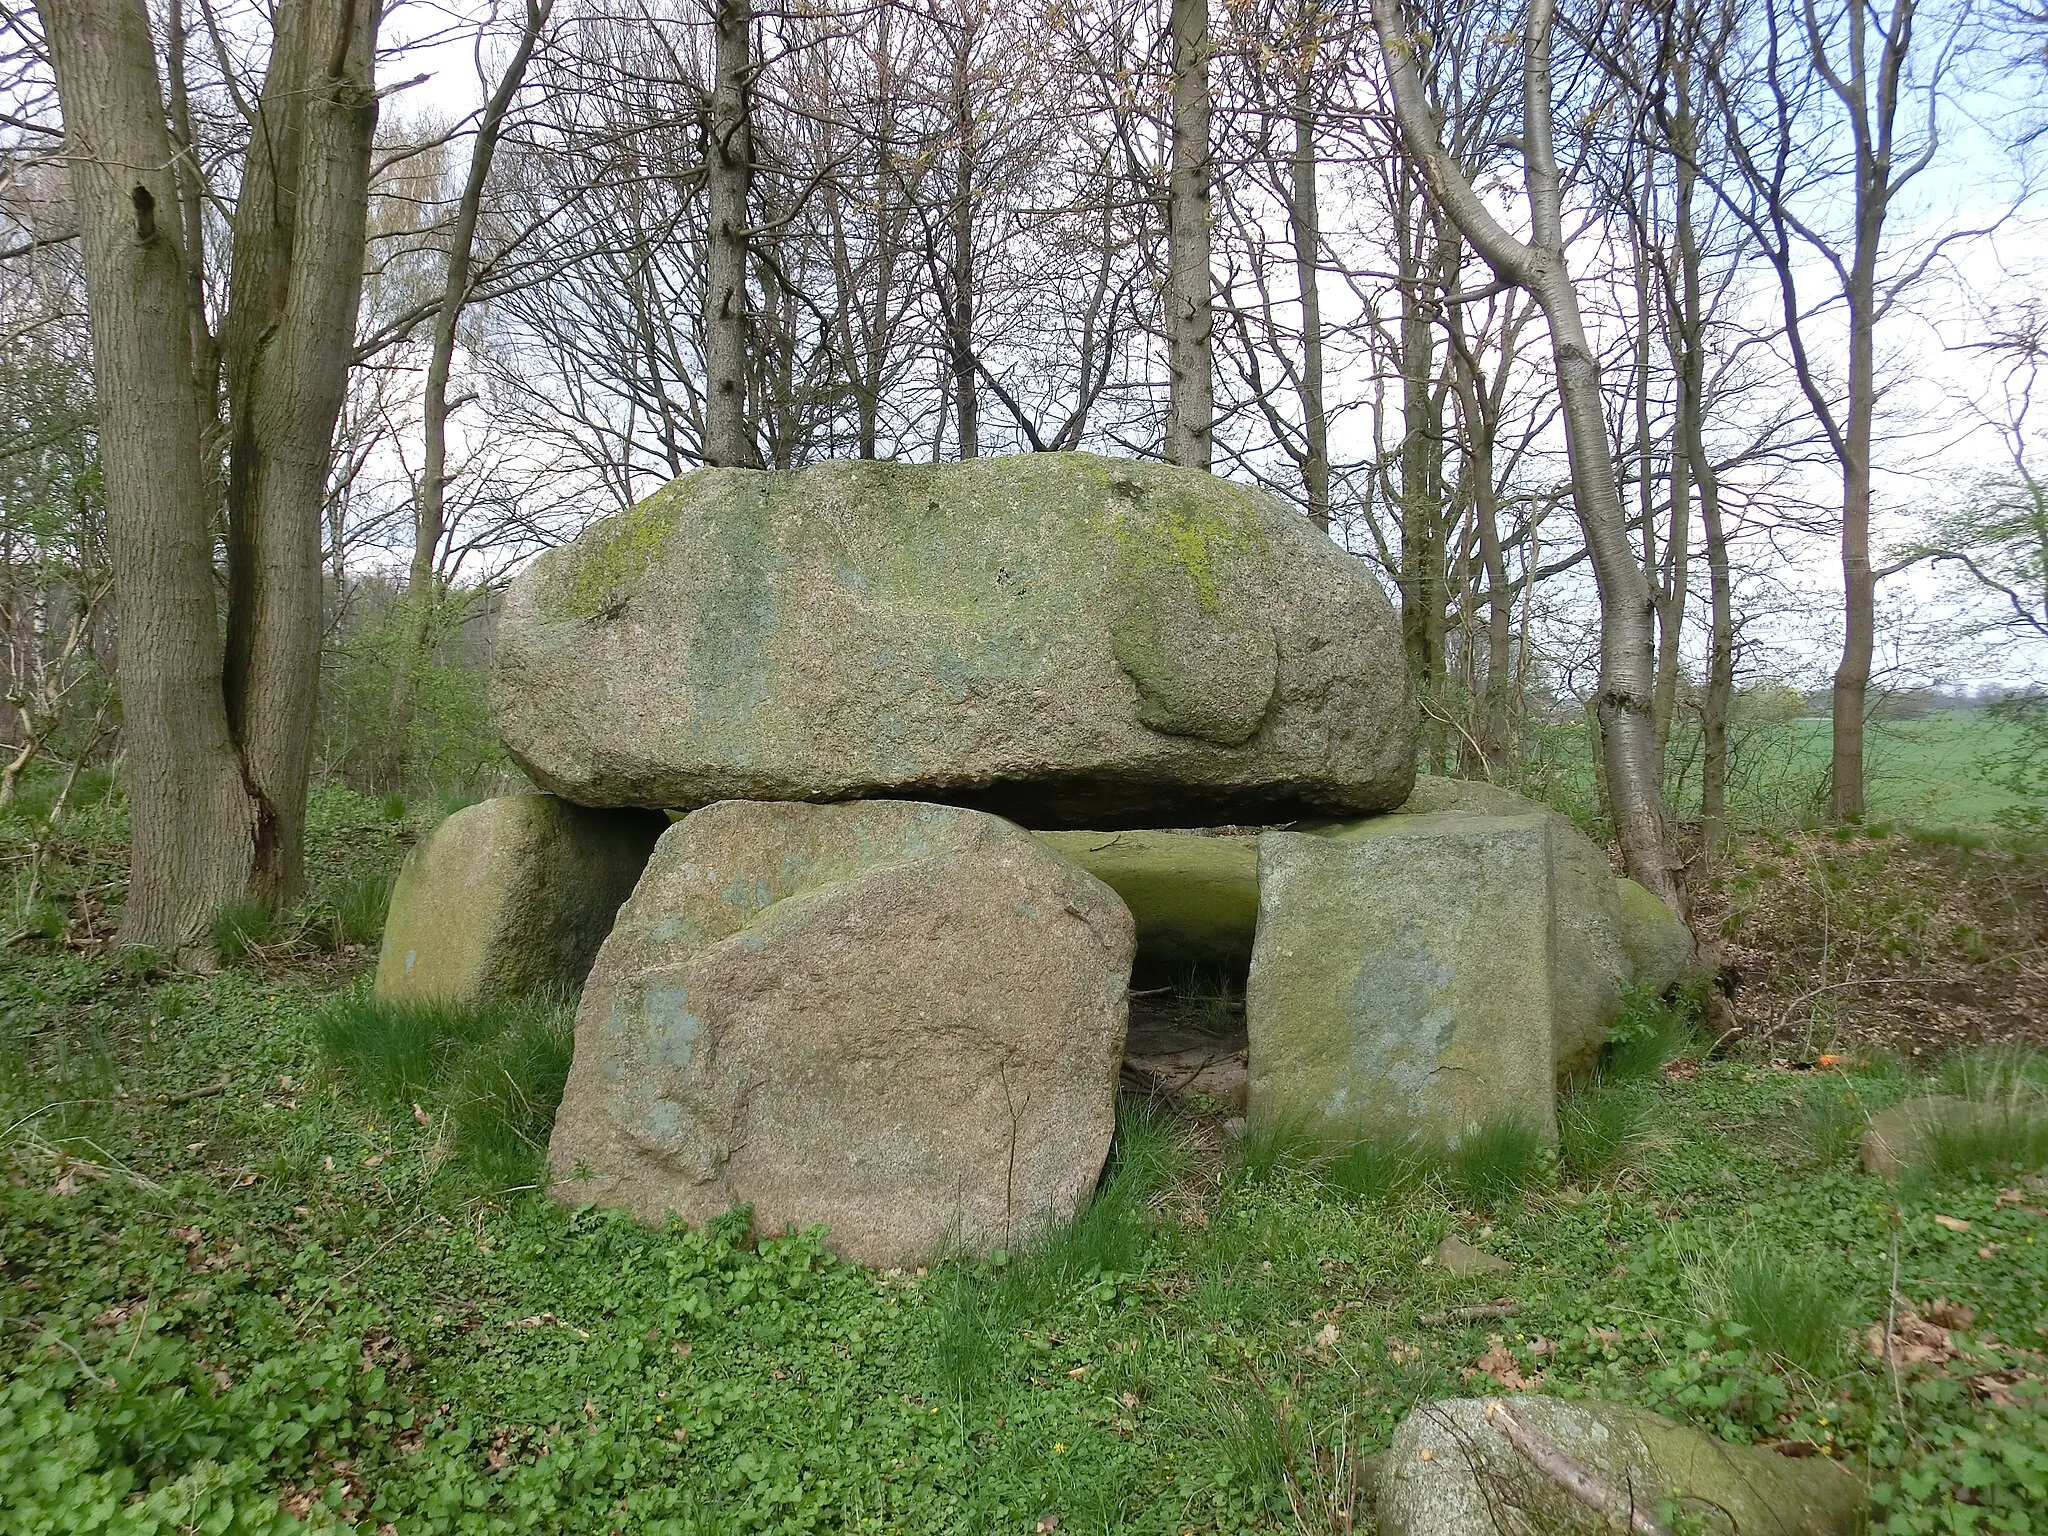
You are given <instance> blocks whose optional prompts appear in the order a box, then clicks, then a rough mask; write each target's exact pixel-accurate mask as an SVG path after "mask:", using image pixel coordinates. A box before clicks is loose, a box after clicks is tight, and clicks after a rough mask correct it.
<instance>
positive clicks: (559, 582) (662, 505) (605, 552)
mask: <svg viewBox="0 0 2048 1536" xmlns="http://www.w3.org/2000/svg"><path fill="white" fill-rule="evenodd" d="M699 473H700V474H701V473H706V472H705V471H699ZM696 478H697V476H696V475H686V476H684V477H683V478H682V479H680V480H676V481H673V482H671V483H670V484H669V485H667V486H665V487H663V488H662V489H661V490H659V491H656V492H655V493H654V494H653V495H652V496H650V497H648V498H647V499H646V500H645V501H643V502H640V503H638V504H637V505H635V506H632V507H629V508H627V509H626V510H625V511H624V512H621V513H619V514H618V515H617V516H615V517H608V518H606V519H605V520H604V521H603V522H601V523H598V524H597V525H596V526H595V527H592V528H591V529H589V530H588V531H587V532H585V533H584V535H583V536H582V537H581V538H579V539H578V540H577V541H576V542H575V543H574V544H571V545H570V546H568V548H566V549H562V550H558V551H556V552H555V554H554V555H552V556H551V557H549V562H548V568H547V569H546V573H545V575H544V577H543V579H542V585H541V589H540V611H541V616H542V617H543V618H547V619H552V620H555V621H556V622H567V621H572V620H578V619H594V618H597V617H598V616H599V615H600V614H603V613H604V612H605V611H606V610H607V609H609V608H611V607H612V606H613V605H614V604H615V603H617V602H618V601H619V599H620V598H622V597H625V596H630V595H631V593H632V591H633V590H634V587H635V584H636V583H637V582H638V580H639V578H640V575H641V573H642V572H643V571H645V570H646V569H647V568H648V566H650V565H652V564H653V563H654V562H655V561H656V560H657V559H659V558H660V557H661V554H662V551H663V550H665V549H666V548H667V547H668V545H669V541H670V540H672V539H673V538H674V537H675V535H676V531H677V528H678V526H679V524H680V521H681V518H680V512H679V508H678V507H677V502H678V501H679V500H680V499H681V498H682V497H683V496H684V495H686V494H688V492H689V488H690V486H691V484H692V482H693V481H695V480H696Z"/></svg>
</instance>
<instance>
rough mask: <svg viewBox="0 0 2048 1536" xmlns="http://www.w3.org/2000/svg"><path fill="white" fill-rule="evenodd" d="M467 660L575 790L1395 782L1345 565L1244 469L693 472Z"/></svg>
mask: <svg viewBox="0 0 2048 1536" xmlns="http://www.w3.org/2000/svg"><path fill="white" fill-rule="evenodd" d="M494 668H495V670H494V677H493V683H492V704H493V709H494V711H495V714H496V718H497V723H498V728H499V731H500V733H501V734H502V736H503V737H504V740H505V744H506V746H507V748H508V749H509V750H510V751H511V753H512V755H513V756H514V757H515V758H517V759H518V760H519V762H520V763H521V764H522V766H524V767H525V768H526V770H527V771H528V772H529V773H530V774H531V775H532V777H533V779H534V781H535V782H536V783H538V784H540V785H542V786H544V787H545V788H548V789H551V790H553V791H555V792H556V793H558V794H561V795H564V796H566V797H567V798H569V799H572V800H576V801H580V802H582V803H584V804H589V805H661V806H668V807H671V808H676V809H682V808H687V807H691V806H698V805H704V804H706V803H709V802H711V801H715V800H723V799H748V800H762V801H775V800H817V801H826V800H851V799H857V798H862V797H870V798H872V797H877V796H885V795H886V796H902V797H908V798H915V799H920V800H939V801H946V802H949V803H952V804H959V805H970V806H975V807H979V808H982V809H986V810H991V811H995V812H998V813H1000V814H1003V815H1006V816H1012V817H1015V818H1016V819H1017V820H1018V821H1020V822H1022V823H1024V824H1025V825H1028V826H1034V827H1103V826H1108V827H1131V826H1153V827H1158V826H1197V825H1213V824H1219V823H1223V822H1233V821H1255V822H1257V821H1271V820H1284V819H1289V818H1292V817H1296V816H1300V815H1307V814H1316V815H1344V814H1356V813H1359V812H1363V811H1372V810H1383V809H1386V808H1388V807H1391V806H1394V805H1398V804H1399V803H1400V802H1401V800H1402V799H1403V798H1404V797H1405V796H1406V795H1407V793H1408V789H1409V785H1410V784H1411V782H1412V781H1413V779H1414V730H1415V704H1414V699H1413V697H1412V694H1411V692H1410V689H1409V684H1408V675H1407V668H1406V665H1405V663H1404V661H1403V658H1402V653H1401V642H1400V636H1399V633H1398V628H1397V625H1396V623H1395V619H1394V615H1393V611H1392V608H1391V607H1390V605H1389V604H1388V602H1387V599H1386V596H1385V594H1384V593H1383V592H1382V591H1381V590H1380V587H1379V584H1378V583H1377V582H1376V581H1375V580H1374V579H1373V576H1372V574H1371V572H1370V571H1369V570H1368V569H1367V568H1366V566H1365V564H1364V563H1363V562H1362V561H1360V560H1359V559H1358V558H1357V557H1356V556H1354V555H1351V554H1348V553H1346V552H1345V551H1343V550H1341V549H1339V548H1338V547H1337V546H1336V545H1335V544H1333V543H1331V542H1330V540H1329V539H1328V538H1327V537H1326V536H1325V535H1324V534H1322V533H1321V532H1319V531H1318V530H1316V529H1315V528H1314V527H1313V526H1311V525H1310V524H1309V522H1308V521H1307V520H1306V519H1305V518H1303V517H1302V516H1300V515H1299V514H1298V513H1296V512H1294V511H1292V510H1291V509H1289V508H1287V507H1285V506H1283V505H1282V504H1281V503H1279V502H1278V501H1277V500H1274V499H1272V498H1270V497H1268V496H1266V495H1265V494H1263V493H1261V492H1258V491H1255V490H1252V489H1249V488H1247V487H1244V486H1240V485H1234V484H1232V483H1231V482H1229V481H1227V480H1223V479H1220V478H1217V477H1214V476H1210V475H1205V474H1197V473H1194V472H1192V471H1188V470H1181V469H1175V468H1171V467H1169V466H1166V465H1160V464H1142V463H1135V462H1122V461H1115V460H1109V459H1101V458H1097V457H1094V456H1093V455H1090V454H1027V455H1022V456H1019V457H1014V458H987V459H976V460H973V461H970V462H968V463H963V464H950V465H915V464H883V463H873V462H865V463H860V462H853V463H849V462H835V463H827V464H820V465H816V466H814V467H812V468H809V469H804V470H801V471H796V472H762V471H750V470H729V469H706V470H699V471H696V472H694V473H692V474H688V475H685V476H683V477H682V478H681V479H678V480H676V481H674V482H673V483H671V484H670V485H669V486H668V487H667V488H666V489H664V490H662V491H659V492H657V493H656V494H655V495H653V496H651V497H649V498H648V499H647V500H646V501H644V502H642V503H640V504H639V505H638V506H636V507H634V508H633V509H632V510H631V511H628V512H626V513H623V514H621V515H619V516H616V517H612V518H608V519H606V520H604V521H603V522H600V523H598V524H597V525H596V526H594V527H593V528H591V529H590V530H589V531H588V532H587V533H585V534H584V535H583V536H582V537H581V538H579V539H578V540H576V541H575V542H574V543H573V544H570V545H568V546H566V547H564V548H561V549H557V550H553V551H550V552H549V553H547V554H545V555H543V556H541V557H540V558H539V559H538V560H536V561H534V562H533V563H532V564H531V565H530V566H528V567H527V569H526V571H525V572H524V573H523V574H522V575H521V576H520V578H519V579H518V580H517V581H516V582H514V583H513V585H512V588H511V590H510V592H509V593H508V595H507V598H506V602H505V607H504V610H503V613H502V614H501V616H500V619H499V624H498V630H497V640H496V649H495V661H494Z"/></svg>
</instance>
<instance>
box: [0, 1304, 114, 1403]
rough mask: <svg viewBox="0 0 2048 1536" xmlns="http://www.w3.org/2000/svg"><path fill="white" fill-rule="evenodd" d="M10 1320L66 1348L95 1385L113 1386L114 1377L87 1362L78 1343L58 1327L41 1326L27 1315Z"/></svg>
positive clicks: (39, 1336)
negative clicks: (103, 1374) (59, 1330)
mask: <svg viewBox="0 0 2048 1536" xmlns="http://www.w3.org/2000/svg"><path fill="white" fill-rule="evenodd" d="M8 1321H9V1322H12V1323H17V1324H19V1325H20V1326H21V1327H23V1328H26V1329H28V1331H29V1332H31V1333H33V1334H35V1335H36V1336H37V1337H38V1338H44V1337H47V1338H48V1339H49V1341H50V1342H51V1344H53V1345H55V1346H57V1347H58V1348H60V1349H62V1350H64V1352H65V1353H67V1354H68V1355H70V1356H71V1358H72V1359H74V1360H76V1361H77V1362H78V1368H79V1369H80V1370H81V1371H83V1372H85V1375H86V1379H87V1380H88V1381H90V1382H91V1383H92V1384H93V1385H94V1386H97V1387H111V1386H113V1384H114V1378H113V1377H111V1376H102V1375H101V1374H100V1373H99V1372H98V1371H96V1370H94V1369H93V1368H92V1367H91V1366H90V1365H88V1364H87V1363H86V1359H85V1356H83V1355H81V1354H80V1353H79V1352H78V1346H77V1345H76V1344H73V1343H72V1342H71V1341H70V1340H69V1339H67V1338H65V1337H64V1335H63V1334H61V1333H59V1332H57V1330H56V1329H54V1328H39V1327H37V1326H36V1325H35V1324H34V1323H32V1322H30V1321H29V1320H28V1319H27V1318H25V1317H15V1318H9V1319H8Z"/></svg>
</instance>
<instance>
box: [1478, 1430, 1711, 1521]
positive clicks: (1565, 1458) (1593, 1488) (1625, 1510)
mask: <svg viewBox="0 0 2048 1536" xmlns="http://www.w3.org/2000/svg"><path fill="white" fill-rule="evenodd" d="M1484 1417H1485V1419H1486V1422H1487V1423H1489V1424H1491V1425H1492V1426H1493V1427H1494V1428H1495V1429H1497V1430H1499V1431H1500V1433H1501V1438H1502V1439H1504V1440H1506V1441H1507V1443H1508V1444H1509V1445H1512V1446H1513V1447H1514V1448H1515V1449H1516V1450H1517V1451H1519V1452H1521V1454H1522V1459H1523V1460H1524V1461H1526V1462H1528V1463H1529V1465H1530V1466H1532V1467H1534V1468H1535V1469H1536V1470H1537V1471H1538V1472H1541V1473H1542V1474H1543V1475H1544V1476H1545V1477H1547V1478H1549V1479H1550V1481H1551V1482H1553V1483H1555V1484H1556V1485H1557V1486H1558V1487H1559V1488H1562V1489H1563V1490H1564V1491H1565V1492H1566V1493H1568V1494H1570V1495H1571V1496H1572V1497H1573V1498H1574V1499H1576V1500H1578V1502H1579V1503H1581V1504H1583V1505H1585V1506H1586V1508H1588V1509H1590V1510H1592V1511H1593V1512H1594V1513H1595V1514H1597V1515H1601V1516H1604V1517H1606V1518H1608V1519H1612V1518H1613V1517H1614V1516H1616V1515H1621V1516H1624V1517H1626V1519H1627V1520H1628V1528H1629V1530H1630V1531H1632V1532H1634V1536H1671V1531H1670V1528H1669V1527H1667V1526H1664V1525H1661V1524H1659V1523H1658V1522H1657V1521H1655V1520H1653V1519H1651V1518H1650V1517H1649V1516H1648V1515H1646V1514H1644V1513H1643V1512H1642V1511H1641V1510H1640V1509H1637V1508H1636V1507H1635V1501H1634V1500H1633V1499H1631V1498H1628V1497H1627V1496H1626V1495H1623V1494H1621V1493H1617V1492H1616V1491H1615V1490H1614V1489H1612V1488H1609V1487H1608V1486H1607V1485H1606V1484H1605V1483H1603V1482H1601V1481H1600V1480H1599V1479H1598V1478H1597V1477H1595V1476H1594V1475H1593V1474H1592V1473H1591V1472H1589V1471H1587V1470H1586V1468H1584V1467H1582V1466H1580V1465H1579V1463H1578V1462H1576V1461H1574V1460H1573V1459H1572V1458H1571V1456H1570V1455H1569V1454H1568V1453H1567V1452H1566V1451H1565V1450H1564V1449H1563V1447H1561V1446H1556V1445H1552V1444H1551V1443H1550V1442H1549V1441H1548V1440H1545V1439H1544V1438H1543V1437H1542V1436H1541V1435H1538V1434H1536V1433H1535V1432H1533V1431H1532V1430H1529V1429H1527V1428H1525V1427H1524V1426H1523V1425H1522V1424H1521V1423H1520V1422H1519V1421H1517V1420H1516V1418H1515V1416H1514V1415H1513V1414H1511V1413H1509V1412H1508V1409H1507V1404H1505V1403H1503V1402H1501V1401H1500V1400H1499V1399H1498V1398H1492V1399H1489V1400H1488V1402H1487V1404H1486V1411H1485V1414H1484Z"/></svg>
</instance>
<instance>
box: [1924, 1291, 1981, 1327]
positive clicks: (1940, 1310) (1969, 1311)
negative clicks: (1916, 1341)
mask: <svg viewBox="0 0 2048 1536" xmlns="http://www.w3.org/2000/svg"><path fill="white" fill-rule="evenodd" d="M1926 1317H1927V1321H1929V1322H1930V1323H1939V1324H1940V1325H1941V1326H1942V1327H1944V1328H1968V1327H1970V1326H1971V1325H1972V1324H1973V1323H1975V1322H1976V1321H1977V1310H1976V1308H1974V1307H1967V1306H1965V1305H1963V1303H1961V1302H1960V1301H1950V1300H1949V1299H1948V1298H1947V1297H1946V1296H1937V1297H1935V1298H1934V1300H1932V1301H1930V1302H1929V1303H1928V1304H1927V1312H1926Z"/></svg>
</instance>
